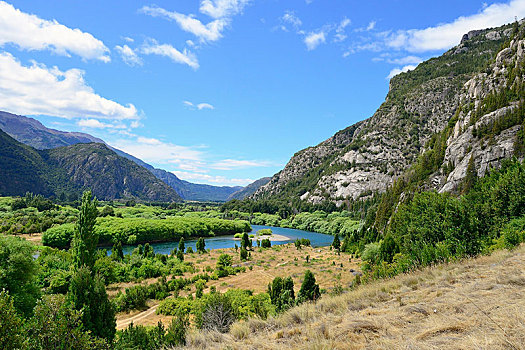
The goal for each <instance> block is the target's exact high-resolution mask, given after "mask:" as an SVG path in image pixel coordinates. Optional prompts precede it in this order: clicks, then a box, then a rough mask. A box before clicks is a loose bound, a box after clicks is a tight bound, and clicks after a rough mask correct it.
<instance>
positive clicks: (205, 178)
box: [172, 171, 255, 186]
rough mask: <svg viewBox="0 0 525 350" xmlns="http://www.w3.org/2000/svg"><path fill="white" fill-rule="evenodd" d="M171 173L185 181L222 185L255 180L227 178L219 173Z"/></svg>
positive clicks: (247, 182) (246, 183) (234, 184)
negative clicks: (215, 174)
mask: <svg viewBox="0 0 525 350" xmlns="http://www.w3.org/2000/svg"><path fill="white" fill-rule="evenodd" d="M172 173H173V174H175V175H176V176H177V177H179V178H181V179H183V180H186V181H191V182H197V183H206V184H213V185H222V186H246V185H248V184H250V183H252V182H254V181H255V180H254V179H238V178H227V177H224V176H220V175H219V176H213V175H208V174H202V173H192V172H188V171H172Z"/></svg>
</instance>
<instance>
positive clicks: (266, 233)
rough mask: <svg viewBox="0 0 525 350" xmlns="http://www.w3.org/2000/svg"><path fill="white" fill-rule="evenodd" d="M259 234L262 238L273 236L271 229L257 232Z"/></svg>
mask: <svg viewBox="0 0 525 350" xmlns="http://www.w3.org/2000/svg"><path fill="white" fill-rule="evenodd" d="M257 234H258V235H260V236H271V235H272V229H271V228H263V229H261V230H259V231H257Z"/></svg>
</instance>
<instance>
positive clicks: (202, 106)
mask: <svg viewBox="0 0 525 350" xmlns="http://www.w3.org/2000/svg"><path fill="white" fill-rule="evenodd" d="M182 103H183V104H184V105H186V106H188V107H190V108H192V109H194V108H197V109H198V110H199V111H200V110H203V109H215V107H214V106H213V105H211V104H209V103H205V102H203V103H198V104H194V103H193V102H190V101H182Z"/></svg>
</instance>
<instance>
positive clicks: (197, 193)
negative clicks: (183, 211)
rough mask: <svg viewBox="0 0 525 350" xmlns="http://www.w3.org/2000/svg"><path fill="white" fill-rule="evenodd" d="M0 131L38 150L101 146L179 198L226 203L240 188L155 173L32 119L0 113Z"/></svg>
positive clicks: (85, 136)
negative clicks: (173, 191)
mask: <svg viewBox="0 0 525 350" xmlns="http://www.w3.org/2000/svg"><path fill="white" fill-rule="evenodd" d="M0 129H2V130H4V131H5V132H6V133H7V134H9V135H10V136H11V137H13V138H14V139H16V140H17V141H19V142H21V143H24V144H26V145H29V146H31V147H34V148H36V149H38V150H45V149H53V148H57V147H63V146H71V145H74V144H77V143H91V142H95V143H102V144H105V145H106V146H107V147H108V148H109V149H111V150H112V151H114V152H115V153H117V154H118V155H119V156H121V157H124V158H127V159H129V160H131V161H133V162H135V163H136V164H138V165H140V166H141V167H144V168H146V169H147V170H149V171H151V172H152V173H153V175H155V176H156V177H157V178H158V179H160V180H161V181H163V182H165V183H166V184H167V185H169V186H170V187H172V188H173V189H174V190H175V191H176V192H177V193H178V195H179V196H181V197H182V198H183V199H186V200H194V201H218V202H221V201H226V200H227V199H228V197H229V196H230V195H231V194H233V193H234V192H237V191H239V190H240V189H241V188H242V187H241V186H213V185H205V184H194V183H191V182H189V181H185V180H182V179H179V178H178V177H177V176H176V175H175V174H173V173H170V172H168V171H165V170H163V169H158V168H155V167H153V166H152V165H150V164H148V163H146V162H144V161H142V160H141V159H139V158H137V157H135V156H132V155H131V154H128V153H126V152H124V151H121V150H119V149H117V148H115V147H112V146H110V145H108V144H107V143H106V142H105V141H104V140H102V139H100V138H98V137H95V136H92V135H90V134H87V133H82V132H67V131H60V130H56V129H51V128H48V127H46V126H44V125H43V124H42V123H41V122H39V121H38V120H36V119H34V118H30V117H26V116H21V115H16V114H12V113H8V112H4V111H0Z"/></svg>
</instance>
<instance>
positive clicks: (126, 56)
mask: <svg viewBox="0 0 525 350" xmlns="http://www.w3.org/2000/svg"><path fill="white" fill-rule="evenodd" d="M115 50H116V51H117V52H118V53H119V54H120V57H122V60H123V61H124V63H126V64H127V65H128V66H141V65H142V59H141V58H140V57H139V56H138V55H137V53H136V52H135V51H134V50H133V49H132V48H130V47H129V46H128V45H124V46H119V45H117V46H115Z"/></svg>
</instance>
